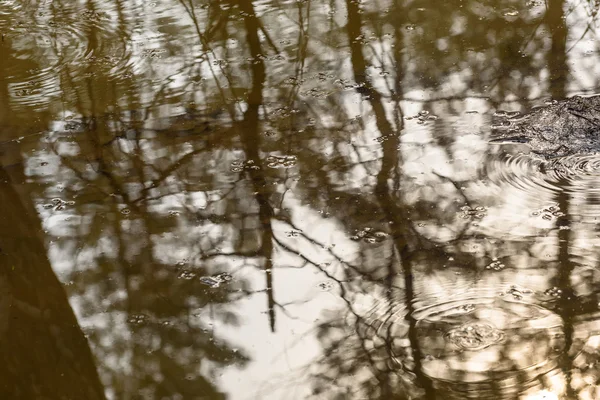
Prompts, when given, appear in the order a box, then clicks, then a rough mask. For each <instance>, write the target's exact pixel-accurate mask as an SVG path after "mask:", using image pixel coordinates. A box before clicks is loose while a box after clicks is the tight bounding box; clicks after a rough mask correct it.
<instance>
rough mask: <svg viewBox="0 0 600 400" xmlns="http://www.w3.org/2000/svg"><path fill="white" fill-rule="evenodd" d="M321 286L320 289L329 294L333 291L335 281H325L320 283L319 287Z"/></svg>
mask: <svg viewBox="0 0 600 400" xmlns="http://www.w3.org/2000/svg"><path fill="white" fill-rule="evenodd" d="M317 286H319V289H321V290H322V291H323V292H328V291H330V290H331V289H333V286H334V285H333V281H329V280H328V281H323V282H319V284H318V285H317Z"/></svg>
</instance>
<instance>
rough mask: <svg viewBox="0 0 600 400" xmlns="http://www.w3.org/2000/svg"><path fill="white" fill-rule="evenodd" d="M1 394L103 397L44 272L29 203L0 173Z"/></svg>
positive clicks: (57, 289) (83, 343)
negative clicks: (24, 201)
mask: <svg viewBox="0 0 600 400" xmlns="http://www.w3.org/2000/svg"><path fill="white" fill-rule="evenodd" d="M0 205H1V207H2V217H1V221H2V223H1V225H0V229H1V230H0V260H1V265H2V269H1V270H0V296H1V297H0V346H1V350H0V352H1V354H2V363H0V372H1V373H0V394H1V395H0V397H1V398H6V399H15V400H18V399H23V400H29V399H39V398H48V399H58V398H65V399H92V400H93V399H103V398H104V393H103V388H102V386H101V384H100V380H99V378H98V374H97V372H96V367H95V365H94V360H93V357H92V354H91V351H90V349H89V346H88V342H87V340H86V338H85V336H84V334H83V332H82V331H81V329H80V327H79V325H78V323H77V320H76V318H75V315H74V314H73V310H72V309H71V306H70V305H69V303H68V301H67V296H66V294H65V292H64V290H63V288H62V286H61V283H60V282H59V281H58V279H57V278H56V276H55V275H54V272H53V271H52V269H51V267H50V263H49V262H48V259H47V257H46V249H45V248H44V246H43V244H42V241H41V238H40V237H39V235H40V231H41V227H40V225H39V223H38V222H37V216H36V215H35V211H34V210H33V207H32V206H29V207H28V206H26V205H25V204H23V203H21V199H20V198H19V195H18V194H17V193H16V191H15V190H14V188H13V186H12V185H11V183H10V181H9V179H8V175H7V174H6V172H5V171H4V169H0Z"/></svg>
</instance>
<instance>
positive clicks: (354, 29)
mask: <svg viewBox="0 0 600 400" xmlns="http://www.w3.org/2000/svg"><path fill="white" fill-rule="evenodd" d="M346 5H347V8H348V26H347V30H348V41H349V45H350V52H351V60H352V69H353V72H354V79H355V80H356V82H357V83H358V84H360V88H359V93H362V94H365V95H366V96H367V99H368V101H369V103H370V105H371V108H372V109H373V113H374V115H375V122H376V125H377V128H378V130H379V132H380V135H381V138H382V139H383V140H382V147H383V157H382V160H381V170H380V173H379V174H378V176H377V185H376V188H375V191H376V195H377V197H378V199H379V202H380V204H381V207H382V209H383V211H384V213H385V214H386V218H387V220H388V221H390V222H392V224H391V228H390V230H391V232H392V236H393V238H394V246H395V248H396V251H397V252H398V254H399V256H400V261H401V263H402V272H403V277H404V291H405V301H406V307H407V316H408V319H409V333H408V338H409V340H410V343H411V350H412V356H413V358H414V362H415V370H414V371H413V372H414V373H415V375H416V376H417V379H418V380H419V382H418V383H419V384H420V385H422V386H423V387H424V389H425V391H426V396H427V397H428V398H433V390H432V388H431V384H430V381H429V380H428V379H426V378H425V376H424V375H423V373H422V369H421V351H420V348H419V345H418V341H417V335H416V329H415V322H416V321H415V320H414V319H413V318H412V313H413V311H414V310H413V306H412V304H413V301H414V298H415V293H414V286H413V271H412V260H411V259H410V253H409V248H408V245H407V244H408V243H407V238H408V236H407V234H408V232H407V230H406V228H405V225H406V223H407V222H408V220H407V218H406V213H405V212H404V210H403V209H402V207H398V206H397V205H396V201H395V199H394V198H393V196H391V194H390V189H389V182H390V181H391V179H393V178H394V172H395V171H396V170H397V168H398V167H399V163H400V161H401V160H400V154H399V152H398V146H399V145H400V131H401V130H402V126H401V124H402V121H401V120H400V121H399V124H400V125H399V126H398V127H397V129H394V127H393V126H392V124H391V123H390V121H389V120H388V118H387V116H386V111H385V107H384V104H383V96H382V95H381V93H379V92H378V91H377V90H376V89H375V88H373V86H372V85H371V82H370V80H369V79H368V78H367V72H366V71H367V62H366V60H365V57H364V54H363V52H362V48H361V45H360V43H359V42H357V40H356V39H357V38H358V37H360V35H361V34H362V31H361V27H362V21H361V15H360V11H359V7H358V4H357V3H356V2H354V1H352V0H347V1H346ZM397 39H398V40H401V39H400V38H397ZM399 45H400V43H399V42H397V44H396V46H399ZM396 54H399V53H396ZM396 61H397V65H396V68H400V62H399V61H400V60H396ZM400 76H401V75H400ZM396 87H398V88H399V87H400V84H399V83H397V85H396ZM397 95H398V93H397ZM395 179H396V180H399V177H398V176H396V177H395ZM395 275H396V274H395V271H394V270H393V269H391V270H390V271H389V274H388V284H389V285H390V289H391V281H392V279H393V276H395ZM391 300H393V299H391ZM391 340H392V338H390V342H391ZM388 346H389V345H388ZM389 350H391V349H389ZM390 354H391V353H390ZM381 383H382V396H381V397H382V398H386V399H387V398H390V397H391V396H392V394H393V392H394V390H393V388H392V387H390V386H389V385H390V382H389V379H385V381H384V382H381Z"/></svg>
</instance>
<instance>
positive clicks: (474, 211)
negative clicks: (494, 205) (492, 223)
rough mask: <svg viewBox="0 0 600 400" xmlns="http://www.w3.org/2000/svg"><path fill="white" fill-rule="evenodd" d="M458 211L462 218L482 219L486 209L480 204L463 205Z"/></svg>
mask: <svg viewBox="0 0 600 400" xmlns="http://www.w3.org/2000/svg"><path fill="white" fill-rule="evenodd" d="M460 211H461V212H460V213H459V217H460V218H462V219H482V218H484V217H485V216H486V215H487V209H486V208H485V207H482V206H477V207H471V206H463V207H461V208H460Z"/></svg>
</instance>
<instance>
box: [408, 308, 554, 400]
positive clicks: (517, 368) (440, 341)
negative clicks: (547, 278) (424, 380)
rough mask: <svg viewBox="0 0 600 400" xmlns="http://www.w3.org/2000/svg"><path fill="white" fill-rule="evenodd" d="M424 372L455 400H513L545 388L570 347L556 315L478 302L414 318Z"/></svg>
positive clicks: (423, 311)
mask: <svg viewBox="0 0 600 400" xmlns="http://www.w3.org/2000/svg"><path fill="white" fill-rule="evenodd" d="M413 315H414V318H415V319H416V321H417V323H416V331H417V337H418V341H419V348H420V351H421V353H422V363H421V364H422V370H423V373H424V374H425V375H426V376H428V377H429V378H430V379H432V381H433V383H434V386H435V387H437V388H439V389H443V390H444V391H445V392H448V393H450V394H451V395H450V396H449V398H473V399H487V398H490V399H491V398H494V399H498V398H500V399H504V398H506V399H509V398H515V396H516V395H517V394H519V393H523V392H525V391H528V390H530V389H532V388H536V389H542V388H541V387H539V388H538V387H537V386H539V385H540V377H541V376H542V375H544V374H548V373H549V372H551V371H553V370H554V369H556V368H557V365H556V363H557V359H558V357H559V356H560V354H561V351H562V350H563V348H564V335H563V329H562V328H563V325H562V319H561V318H560V316H559V315H557V314H556V313H554V312H552V311H550V310H548V309H546V308H543V307H540V306H538V305H536V304H532V303H527V302H525V301H515V299H514V298H513V297H510V296H508V297H506V296H493V297H472V298H464V299H462V300H454V301H450V302H446V303H438V304H435V305H432V306H428V307H423V308H421V309H419V310H417V311H415V313H414V314H413Z"/></svg>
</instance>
